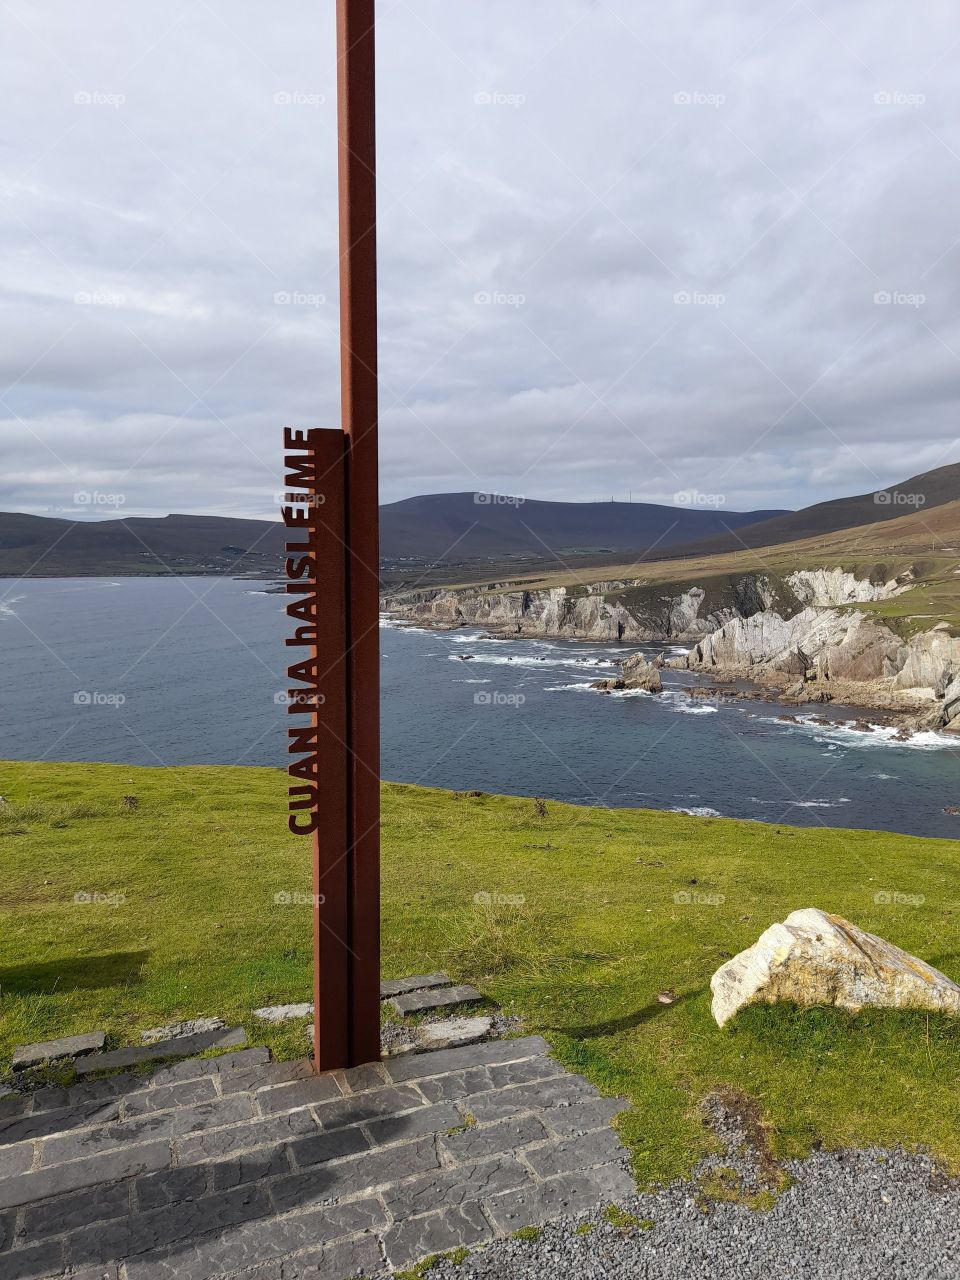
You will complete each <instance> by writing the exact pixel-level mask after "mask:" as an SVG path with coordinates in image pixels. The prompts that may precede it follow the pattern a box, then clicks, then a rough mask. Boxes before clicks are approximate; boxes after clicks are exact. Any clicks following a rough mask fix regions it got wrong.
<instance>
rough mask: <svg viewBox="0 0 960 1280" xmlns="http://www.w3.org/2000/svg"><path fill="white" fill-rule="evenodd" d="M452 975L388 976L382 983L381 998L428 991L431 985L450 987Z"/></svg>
mask: <svg viewBox="0 0 960 1280" xmlns="http://www.w3.org/2000/svg"><path fill="white" fill-rule="evenodd" d="M450 985H451V980H450V977H449V976H448V975H447V974H445V973H421V974H417V975H415V976H414V977H412V978H388V979H387V980H386V981H384V982H381V983H380V999H381V1000H385V999H386V998H387V997H389V996H402V995H406V994H407V993H408V992H410V991H426V990H428V989H429V988H430V987H448V986H450Z"/></svg>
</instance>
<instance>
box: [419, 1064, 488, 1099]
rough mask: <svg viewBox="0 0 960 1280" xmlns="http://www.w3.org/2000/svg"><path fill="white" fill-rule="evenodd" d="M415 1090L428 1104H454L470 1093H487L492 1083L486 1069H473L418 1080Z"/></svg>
mask: <svg viewBox="0 0 960 1280" xmlns="http://www.w3.org/2000/svg"><path fill="white" fill-rule="evenodd" d="M417 1088H418V1089H419V1090H420V1092H421V1093H422V1094H423V1096H424V1097H425V1098H426V1099H427V1100H428V1101H429V1102H444V1101H450V1102H455V1101H456V1100H457V1099H458V1098H468V1097H469V1095H470V1094H471V1093H489V1092H490V1090H491V1089H492V1088H493V1081H492V1080H491V1079H490V1072H489V1070H488V1069H487V1068H486V1067H475V1068H474V1069H473V1070H472V1071H452V1072H450V1074H449V1075H445V1076H432V1077H431V1078H430V1079H429V1080H418V1081H417ZM467 1106H468V1107H469V1103H467Z"/></svg>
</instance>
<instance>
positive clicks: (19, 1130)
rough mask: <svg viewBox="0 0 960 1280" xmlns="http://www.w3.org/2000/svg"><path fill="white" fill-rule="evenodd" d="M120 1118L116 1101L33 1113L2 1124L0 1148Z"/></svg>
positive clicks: (0, 1123) (0, 1124)
mask: <svg viewBox="0 0 960 1280" xmlns="http://www.w3.org/2000/svg"><path fill="white" fill-rule="evenodd" d="M119 1114H120V1107H119V1104H118V1103H117V1102H115V1101H109V1102H88V1103H85V1104H84V1105H83V1106H79V1107H58V1108H56V1109H53V1110H50V1111H34V1112H32V1113H31V1114H30V1115H26V1116H20V1117H17V1118H15V1119H12V1120H3V1121H0V1145H2V1146H6V1145H7V1144H9V1143H12V1142H29V1141H30V1140H31V1139H32V1138H45V1137H48V1136H49V1135H50V1134H52V1133H63V1131H64V1130H65V1129H80V1128H84V1127H85V1126H87V1125H91V1124H102V1123H105V1122H106V1121H109V1120H116V1119H117V1118H118V1116H119Z"/></svg>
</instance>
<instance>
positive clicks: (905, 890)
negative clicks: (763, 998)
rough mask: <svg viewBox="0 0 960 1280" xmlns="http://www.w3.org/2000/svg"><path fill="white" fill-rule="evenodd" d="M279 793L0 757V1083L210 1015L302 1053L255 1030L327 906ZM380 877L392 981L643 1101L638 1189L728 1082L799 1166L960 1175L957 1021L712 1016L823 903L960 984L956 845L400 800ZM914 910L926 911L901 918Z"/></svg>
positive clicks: (689, 1141) (387, 813) (448, 799)
mask: <svg viewBox="0 0 960 1280" xmlns="http://www.w3.org/2000/svg"><path fill="white" fill-rule="evenodd" d="M285 785H286V778H285V776H284V775H283V774H281V773H280V772H278V771H274V770H267V769H247V768H234V769H228V768H190V769H134V768H130V767H126V766H120V767H117V766H111V765H60V764H4V765H0V794H2V795H3V796H4V797H5V801H6V803H5V804H3V805H0V859H2V861H0V867H2V878H0V1071H2V1070H3V1069H4V1068H5V1067H6V1066H7V1065H8V1064H9V1055H10V1052H11V1050H12V1048H13V1045H14V1044H16V1043H21V1042H25V1041H32V1040H39V1039H45V1038H48V1037H51V1036H55V1035H60V1034H68V1033H72V1032H79V1031H84V1030H89V1029H91V1028H95V1027H102V1028H104V1029H105V1030H107V1031H108V1032H109V1034H110V1037H111V1039H112V1040H113V1042H114V1043H125V1042H130V1041H134V1040H138V1039H139V1034H138V1033H139V1032H140V1031H141V1030H142V1029H144V1028H146V1027H149V1026H154V1025H157V1024H158V1023H161V1022H166V1021H170V1020H173V1019H176V1018H179V1017H190V1016H199V1015H204V1014H219V1015H222V1016H224V1017H226V1018H228V1019H230V1020H237V1021H242V1022H244V1023H245V1025H246V1026H247V1027H248V1030H249V1031H250V1034H251V1037H252V1038H253V1040H254V1041H255V1042H258V1043H269V1044H271V1045H272V1047H273V1049H274V1051H275V1052H276V1053H278V1054H282V1055H285V1056H291V1055H293V1054H298V1053H301V1052H303V1048H304V1040H303V1029H302V1024H295V1025H293V1026H292V1027H288V1028H286V1029H284V1030H281V1031H277V1030H276V1029H269V1028H267V1027H265V1026H263V1025H262V1024H259V1023H256V1022H254V1021H253V1020H252V1019H251V1016H250V1011H251V1010H252V1009H253V1008H255V1007H257V1006H259V1005H262V1004H266V1003H272V1002H277V1001H293V1000H305V999H309V993H310V920H309V908H308V907H298V906H292V905H284V904H283V903H282V902H280V903H278V902H277V901H276V900H275V898H276V895H278V894H280V895H284V894H296V893H307V892H309V887H310V886H309V867H308V860H309V844H308V843H307V842H306V841H303V840H298V839H296V838H294V837H292V836H288V835H287V833H286V829H285V808H284V806H285ZM124 796H135V797H136V798H137V800H138V804H137V805H136V806H135V807H123V805H122V798H123V797H124ZM383 869H384V898H383V925H384V949H383V971H384V976H386V977H393V976H399V975H402V974H405V973H411V972H424V971H427V970H430V969H435V968H438V967H446V968H447V969H448V970H449V971H450V973H451V975H452V976H454V977H455V978H458V979H466V980H471V981H474V982H476V983H477V985H478V986H479V987H480V988H481V990H482V991H483V992H484V993H485V994H486V995H487V996H489V997H490V998H491V999H493V1000H497V1001H499V1002H501V1003H502V1004H503V1006H504V1007H505V1008H506V1010H507V1011H509V1012H512V1013H518V1014H522V1015H523V1017H524V1018H525V1020H526V1027H527V1029H528V1030H531V1031H538V1032H542V1033H543V1034H544V1035H545V1036H546V1037H547V1038H548V1039H549V1041H550V1042H551V1044H552V1045H553V1047H554V1050H555V1052H556V1053H557V1055H558V1056H559V1057H560V1058H561V1059H562V1060H563V1061H564V1062H565V1063H567V1064H568V1065H569V1066H571V1067H574V1068H576V1069H578V1070H580V1071H582V1072H584V1073H585V1074H586V1075H587V1076H589V1077H590V1078H591V1079H592V1080H594V1081H595V1082H596V1083H597V1084H598V1085H599V1086H600V1087H601V1088H603V1089H605V1090H609V1091H611V1092H622V1093H624V1094H625V1095H627V1096H628V1097H629V1098H630V1099H631V1100H632V1101H633V1103H634V1107H633V1110H632V1111H630V1112H629V1113H627V1114H626V1116H625V1117H624V1118H623V1120H622V1122H621V1124H622V1132H623V1136H624V1138H625V1140H626V1141H627V1142H628V1143H629V1145H630V1147H631V1150H632V1152H633V1155H634V1159H635V1163H636V1168H637V1172H638V1174H639V1176H640V1177H641V1179H642V1180H643V1181H644V1182H657V1181H662V1180H665V1179H668V1178H671V1177H674V1176H678V1175H682V1174H684V1173H687V1172H689V1170H690V1168H691V1167H692V1165H693V1164H694V1162H695V1161H696V1159H697V1157H698V1156H699V1155H701V1154H702V1153H703V1152H704V1151H705V1150H706V1149H707V1144H708V1135H707V1133H706V1131H705V1130H704V1128H703V1125H702V1123H701V1120H700V1116H699V1111H698V1103H699V1101H700V1100H701V1099H702V1098H703V1097H704V1096H705V1095H706V1094H707V1093H709V1092H710V1091H711V1090H712V1089H714V1088H716V1087H718V1086H721V1085H726V1086H729V1087H730V1088H733V1089H735V1090H738V1091H741V1092H742V1093H744V1094H746V1095H749V1097H751V1098H753V1099H756V1100H757V1102H758V1103H759V1105H760V1107H761V1108H762V1112H763V1115H764V1117H765V1118H766V1120H767V1121H768V1123H769V1125H770V1127H771V1136H772V1140H773V1142H774V1147H775V1150H776V1152H777V1153H778V1154H779V1155H781V1156H784V1155H791V1154H799V1153H803V1152H805V1151H808V1150H809V1149H810V1148H811V1146H812V1145H813V1144H815V1143H823V1144H824V1145H826V1146H828V1147H835V1146H840V1145H847V1144H863V1143H879V1144H884V1145H890V1144H894V1143H898V1142H902V1143H904V1144H906V1145H909V1146H914V1145H925V1146H927V1147H929V1148H930V1149H932V1150H933V1151H935V1152H936V1153H937V1154H938V1155H939V1156H940V1157H942V1159H943V1160H944V1162H945V1163H946V1164H947V1165H949V1166H950V1167H953V1168H960V1123H958V1120H960V1088H958V1085H960V1023H958V1022H956V1021H950V1020H948V1019H945V1018H938V1017H927V1016H926V1015H923V1014H902V1013H901V1014H896V1013H890V1014H879V1013H876V1014H870V1015H861V1016H860V1017H856V1018H854V1017H849V1016H847V1015H843V1014H840V1013H838V1012H835V1011H828V1010H817V1011H801V1010H797V1009H793V1008H787V1007H781V1008H754V1009H750V1010H747V1011H745V1013H744V1014H743V1015H741V1017H740V1018H739V1019H737V1020H736V1021H735V1022H734V1023H733V1024H732V1025H731V1026H729V1027H728V1028H727V1029H725V1030H724V1031H720V1030H719V1029H718V1028H717V1027H716V1025H715V1023H714V1022H713V1020H712V1018H711V1016H710V1010H709V1003H710V1000H709V980H710V976H711V974H712V973H713V972H714V971H715V969H716V968H717V967H718V966H719V965H720V964H721V963H722V962H723V961H724V960H725V959H727V958H728V957H729V956H731V955H733V954H734V953H736V952H737V951H739V950H741V949H742V948H743V947H745V946H747V945H749V944H750V943H751V942H753V941H754V940H755V939H756V937H757V936H758V935H759V934H760V932H761V931H762V930H763V929H765V928H766V927H767V925H769V924H770V923H771V922H773V921H774V920H780V919H782V918H783V917H784V916H785V915H786V914H787V913H788V912H789V911H791V910H794V909H796V908H798V907H804V906H820V907H823V908H825V909H828V910H831V911H836V912H839V913H841V914H842V915H845V916H847V917H848V918H850V919H852V920H854V921H855V922H856V923H858V924H860V925H861V926H863V927H865V928H867V929H870V930H872V931H874V932H877V933H880V934H882V935H884V936H885V937H887V938H889V939H891V940H892V941H894V942H896V943H897V944H899V945H901V946H904V947H906V948H908V949H909V950H911V951H914V952H916V953H917V954H919V955H920V956H922V957H923V958H925V959H927V960H929V961H931V962H932V963H933V964H935V965H937V966H938V967H940V968H942V969H944V970H945V971H946V972H947V973H948V974H950V975H951V976H952V977H954V978H960V900H958V880H957V870H958V852H957V846H956V844H955V843H954V842H948V841H935V840H919V839H915V838H911V837H906V836H892V835H878V834H874V833H867V832H848V831H834V830H826V829H823V830H817V829H815V830H797V829H794V828H790V827H765V826H761V825H759V824H756V823H746V822H743V823H741V822H733V821H727V820H715V819H698V818H690V817H685V816H680V815H674V814H666V813H653V812H645V811H636V810H599V809H586V808H574V807H571V806H565V805H561V804H554V803H552V802H550V803H548V804H547V805H546V813H545V815H543V816H540V815H538V813H537V810H536V807H535V805H534V803H533V802H532V801H530V800H524V799H510V798H503V797H492V796H471V797H458V796H454V795H451V794H450V793H447V792H438V791H427V790H421V789H418V788H413V787H402V786H393V785H388V786H386V787H385V788H384V864H383ZM894 892H896V893H900V894H904V895H914V896H916V897H922V899H923V901H922V902H918V903H915V904H914V905H902V906H890V905H882V895H884V894H887V895H889V894H891V893H894ZM78 894H80V895H90V897H92V898H93V899H94V900H93V901H84V900H82V899H81V900H80V901H77V900H75V899H76V895H78ZM878 894H879V895H881V903H880V904H879V905H878V902H877V901H876V899H877V895H878ZM478 895H479V897H478ZM98 896H99V900H97V897H98ZM664 989H673V990H674V991H675V992H676V994H677V997H678V998H677V999H676V1001H675V1002H674V1003H672V1004H669V1005H664V1004H661V1003H659V1002H658V1000H657V994H658V992H660V991H661V990H664Z"/></svg>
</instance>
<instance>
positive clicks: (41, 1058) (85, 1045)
mask: <svg viewBox="0 0 960 1280" xmlns="http://www.w3.org/2000/svg"><path fill="white" fill-rule="evenodd" d="M105 1043H106V1036H105V1035H104V1033H103V1032H102V1031H86V1032H84V1033H83V1035H79V1036H64V1037H62V1039H60V1040H41V1041H40V1043H39V1044H18V1045H17V1046H16V1048H15V1049H14V1051H13V1069H14V1071H22V1070H23V1069H24V1068H25V1067H35V1066H36V1065H37V1063H39V1062H47V1061H48V1060H49V1061H53V1060H54V1059H56V1058H74V1057H77V1056H78V1055H80V1054H82V1053H94V1052H96V1050H98V1049H102V1048H103V1046H104V1044H105Z"/></svg>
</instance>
